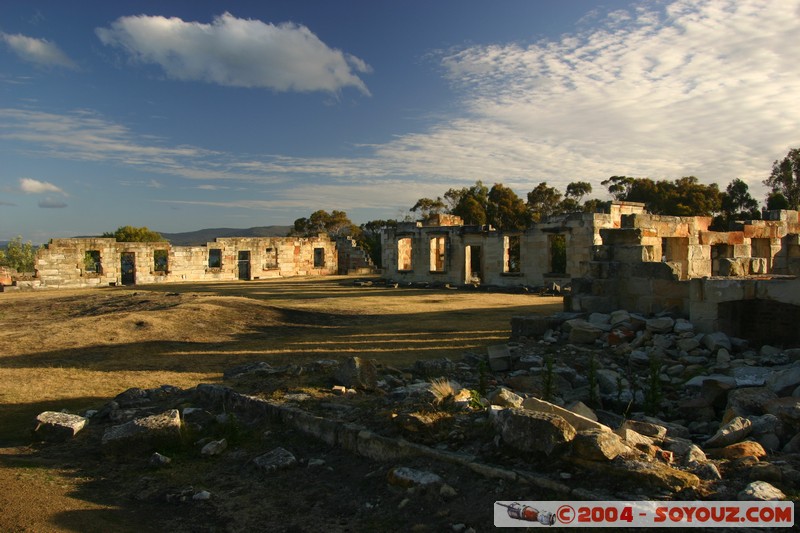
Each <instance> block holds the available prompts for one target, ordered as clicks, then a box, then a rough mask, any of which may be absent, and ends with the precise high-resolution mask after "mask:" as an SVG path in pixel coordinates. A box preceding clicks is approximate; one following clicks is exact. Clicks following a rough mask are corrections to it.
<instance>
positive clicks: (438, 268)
mask: <svg viewBox="0 0 800 533" xmlns="http://www.w3.org/2000/svg"><path fill="white" fill-rule="evenodd" d="M430 246H431V272H444V260H445V251H446V249H447V237H433V238H431V241H430Z"/></svg>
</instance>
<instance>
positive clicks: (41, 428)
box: [33, 411, 88, 442]
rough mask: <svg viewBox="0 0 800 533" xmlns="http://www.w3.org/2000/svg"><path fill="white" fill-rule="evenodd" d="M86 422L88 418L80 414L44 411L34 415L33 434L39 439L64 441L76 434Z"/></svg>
mask: <svg viewBox="0 0 800 533" xmlns="http://www.w3.org/2000/svg"><path fill="white" fill-rule="evenodd" d="M86 422H88V420H87V419H86V418H84V417H82V416H78V415H71V414H68V413H57V412H55V411H45V412H43V413H40V414H39V416H37V417H36V426H35V427H34V429H33V434H34V436H35V437H36V438H38V439H40V440H45V441H49V442H64V441H67V440H69V439H71V438H72V437H74V436H75V435H77V433H78V432H79V431H80V430H82V429H83V428H84V426H86Z"/></svg>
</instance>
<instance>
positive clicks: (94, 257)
mask: <svg viewBox="0 0 800 533" xmlns="http://www.w3.org/2000/svg"><path fill="white" fill-rule="evenodd" d="M83 269H84V270H85V271H86V272H95V273H97V274H101V273H102V272H103V265H102V263H101V262H100V250H87V251H86V253H85V254H83Z"/></svg>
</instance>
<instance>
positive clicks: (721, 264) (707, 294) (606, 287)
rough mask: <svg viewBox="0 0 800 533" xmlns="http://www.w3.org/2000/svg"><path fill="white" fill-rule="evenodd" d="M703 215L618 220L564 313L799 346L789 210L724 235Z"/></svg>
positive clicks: (797, 264) (794, 230) (799, 262)
mask: <svg viewBox="0 0 800 533" xmlns="http://www.w3.org/2000/svg"><path fill="white" fill-rule="evenodd" d="M709 224H710V219H709V218H708V217H663V216H655V215H649V214H638V215H633V216H626V217H622V224H621V226H620V227H619V228H616V229H603V230H601V231H600V234H601V238H602V245H600V246H596V247H595V248H594V250H593V257H592V260H590V261H587V262H586V263H585V264H584V265H583V267H582V271H583V276H582V277H580V278H578V279H575V280H573V283H572V293H571V294H570V295H568V296H567V297H566V298H565V309H566V310H568V311H578V312H610V311H613V310H617V309H627V310H629V311H633V312H638V313H642V314H654V313H660V312H675V313H678V314H681V315H683V316H685V317H688V318H689V320H691V322H692V323H694V324H695V325H696V327H697V329H698V331H704V332H711V331H717V330H721V331H724V332H725V333H728V334H729V335H734V336H739V337H743V338H748V339H749V340H753V341H754V342H766V341H767V340H770V341H771V342H773V343H779V344H786V345H788V344H797V343H799V342H800V332H798V331H797V328H796V326H795V324H796V323H797V320H800V282H798V281H797V279H796V276H797V275H798V273H800V245H798V234H800V223H798V212H797V211H776V212H770V213H768V216H767V218H766V219H765V220H758V221H751V222H746V223H739V224H738V227H737V228H734V230H732V231H727V232H715V231H711V230H709V229H708V225H709Z"/></svg>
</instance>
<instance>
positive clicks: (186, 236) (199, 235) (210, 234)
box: [0, 226, 294, 249]
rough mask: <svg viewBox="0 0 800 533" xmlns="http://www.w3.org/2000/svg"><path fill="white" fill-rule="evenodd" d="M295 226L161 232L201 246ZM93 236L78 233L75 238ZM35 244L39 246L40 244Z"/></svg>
mask: <svg viewBox="0 0 800 533" xmlns="http://www.w3.org/2000/svg"><path fill="white" fill-rule="evenodd" d="M293 228H294V226H256V227H254V228H247V229H241V228H206V229H199V230H196V231H185V232H183V233H163V232H159V233H161V236H162V237H164V238H165V239H167V240H168V241H169V242H170V244H173V245H175V246H200V245H203V244H206V243H209V242H214V239H216V238H217V237H286V235H288V234H289V232H290V231H291V230H292V229H293ZM83 237H91V235H76V236H75V238H77V239H79V238H83ZM9 242H10V241H0V249H5V247H6V246H8V243H9ZM34 246H39V245H38V244H36V245H34Z"/></svg>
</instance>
